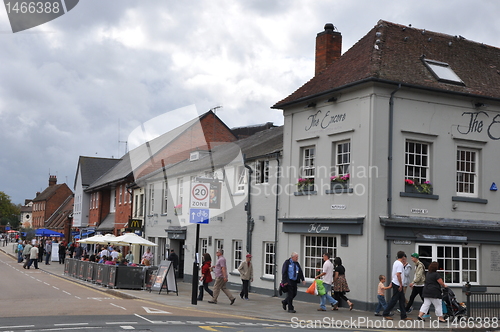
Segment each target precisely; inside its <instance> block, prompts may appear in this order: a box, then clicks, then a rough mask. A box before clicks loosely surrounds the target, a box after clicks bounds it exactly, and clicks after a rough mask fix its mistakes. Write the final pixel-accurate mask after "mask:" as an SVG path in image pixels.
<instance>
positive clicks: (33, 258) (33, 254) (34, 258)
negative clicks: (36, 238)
mask: <svg viewBox="0 0 500 332" xmlns="http://www.w3.org/2000/svg"><path fill="white" fill-rule="evenodd" d="M31 264H33V265H34V266H35V269H36V270H38V246H37V245H36V243H35V245H34V246H32V247H31V249H30V262H29V263H28V266H27V267H26V268H27V269H29V268H30V266H31Z"/></svg>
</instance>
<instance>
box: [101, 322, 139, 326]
mask: <svg viewBox="0 0 500 332" xmlns="http://www.w3.org/2000/svg"><path fill="white" fill-rule="evenodd" d="M106 324H107V325H121V324H139V323H138V322H106Z"/></svg>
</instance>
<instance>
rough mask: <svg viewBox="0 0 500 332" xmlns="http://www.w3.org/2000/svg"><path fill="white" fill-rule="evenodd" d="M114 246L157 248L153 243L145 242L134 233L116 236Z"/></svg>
mask: <svg viewBox="0 0 500 332" xmlns="http://www.w3.org/2000/svg"><path fill="white" fill-rule="evenodd" d="M113 243H115V244H118V245H121V246H128V245H134V244H135V245H137V244H138V245H141V246H146V247H157V246H158V245H157V244H156V243H154V242H151V241H149V240H146V239H145V238H143V237H140V236H139V235H137V234H135V233H125V234H123V235H121V236H117V237H116V238H115V239H114V242H113Z"/></svg>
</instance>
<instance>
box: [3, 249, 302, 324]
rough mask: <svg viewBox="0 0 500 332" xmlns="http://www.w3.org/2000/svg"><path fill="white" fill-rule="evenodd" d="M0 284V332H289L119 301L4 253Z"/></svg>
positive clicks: (247, 321) (224, 316)
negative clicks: (28, 267)
mask: <svg viewBox="0 0 500 332" xmlns="http://www.w3.org/2000/svg"><path fill="white" fill-rule="evenodd" d="M52 264H54V262H53V263H52ZM55 264H57V263H55ZM42 266H43V265H41V267H42ZM0 280H1V281H2V282H1V286H0V294H1V298H0V315H1V317H2V319H1V320H0V331H64V330H71V331H75V330H76V331H78V330H82V331H84V330H86V331H89V330H90V331H92V330H99V331H122V330H142V331H165V330H168V331H179V330H182V331H231V330H234V331H261V330H266V329H272V330H273V331H291V330H293V329H292V328H291V327H290V323H287V322H283V321H277V320H262V319H255V318H245V317H243V316H236V315H234V314H229V313H224V312H220V313H216V314H214V313H213V312H207V311H202V310H197V309H195V308H190V307H179V306H177V307H176V306H169V305H164V304H161V303H156V302H152V301H147V300H142V299H130V298H120V297H117V296H114V295H110V294H109V293H106V292H105V291H101V290H99V289H95V288H92V287H87V286H85V285H82V284H80V283H78V282H76V281H72V280H71V279H65V278H62V277H59V276H56V275H53V274H50V273H47V272H44V271H43V270H42V269H38V270H36V269H34V267H33V266H32V267H31V269H23V266H22V264H19V263H17V261H16V260H14V259H13V258H12V257H11V256H8V255H6V254H5V253H3V252H0Z"/></svg>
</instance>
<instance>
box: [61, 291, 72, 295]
mask: <svg viewBox="0 0 500 332" xmlns="http://www.w3.org/2000/svg"><path fill="white" fill-rule="evenodd" d="M63 293H66V294H68V295H71V293H68V292H66V291H65V290H63Z"/></svg>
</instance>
